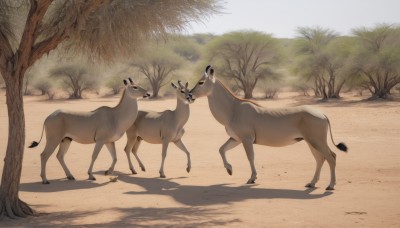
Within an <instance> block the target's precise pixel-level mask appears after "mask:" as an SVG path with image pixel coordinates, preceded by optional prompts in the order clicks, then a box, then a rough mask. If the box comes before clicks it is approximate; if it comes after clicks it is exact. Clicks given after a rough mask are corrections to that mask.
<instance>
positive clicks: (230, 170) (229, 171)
mask: <svg viewBox="0 0 400 228" xmlns="http://www.w3.org/2000/svg"><path fill="white" fill-rule="evenodd" d="M226 171H227V172H228V174H229V175H231V176H232V169H228V168H227V169H226Z"/></svg>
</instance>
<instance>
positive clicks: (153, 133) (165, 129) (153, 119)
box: [125, 81, 191, 178]
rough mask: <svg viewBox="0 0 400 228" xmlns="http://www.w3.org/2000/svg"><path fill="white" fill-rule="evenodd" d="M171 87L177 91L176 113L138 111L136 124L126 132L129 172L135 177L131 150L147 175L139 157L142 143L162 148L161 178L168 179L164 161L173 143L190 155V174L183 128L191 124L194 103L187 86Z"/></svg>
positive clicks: (167, 111)
mask: <svg viewBox="0 0 400 228" xmlns="http://www.w3.org/2000/svg"><path fill="white" fill-rule="evenodd" d="M171 85H172V87H173V88H174V89H175V90H176V96H177V98H176V100H177V104H176V109H175V110H173V111H171V110H165V111H163V112H154V111H139V113H138V117H137V119H136V121H135V123H134V124H133V125H132V126H131V127H130V128H129V129H128V130H127V131H126V136H127V143H126V146H125V153H126V156H127V157H128V162H129V168H130V170H131V171H132V174H137V172H136V170H135V169H134V167H133V165H132V162H131V158H130V154H129V152H130V151H131V150H132V153H133V155H134V156H135V158H136V160H137V161H138V163H139V166H140V168H141V169H142V171H146V169H145V167H144V165H143V163H142V162H141V160H140V159H139V157H138V155H137V152H138V148H139V145H140V143H141V141H142V140H144V141H146V142H148V143H152V144H162V161H161V168H160V171H159V173H160V177H161V178H165V173H164V161H165V158H166V156H167V149H168V145H169V143H170V142H173V143H174V144H175V145H176V146H177V147H178V148H179V149H180V150H182V151H183V152H184V153H185V154H186V155H187V168H186V171H187V172H188V173H189V172H190V169H191V161H190V153H189V151H188V150H187V149H186V147H185V144H183V142H182V136H183V134H184V133H185V130H184V128H183V126H184V125H185V124H186V122H187V121H188V119H189V114H190V110H189V102H191V94H189V89H188V85H189V84H188V83H186V84H185V85H182V84H181V82H180V81H178V86H176V85H175V84H174V83H171Z"/></svg>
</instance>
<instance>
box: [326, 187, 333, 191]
mask: <svg viewBox="0 0 400 228" xmlns="http://www.w3.org/2000/svg"><path fill="white" fill-rule="evenodd" d="M325 190H328V191H332V190H335V189H334V188H333V187H331V186H328V187H326V188H325Z"/></svg>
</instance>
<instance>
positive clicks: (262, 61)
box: [207, 32, 280, 98]
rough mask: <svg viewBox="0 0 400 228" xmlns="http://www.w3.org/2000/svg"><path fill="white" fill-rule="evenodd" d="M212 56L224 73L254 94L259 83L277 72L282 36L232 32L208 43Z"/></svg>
mask: <svg viewBox="0 0 400 228" xmlns="http://www.w3.org/2000/svg"><path fill="white" fill-rule="evenodd" d="M207 54H208V60H210V61H213V62H214V63H215V65H217V66H218V68H219V69H220V70H219V72H220V75H221V76H222V77H224V78H226V79H228V80H234V81H235V82H236V84H237V86H238V87H239V88H240V89H241V90H242V91H243V92H244V97H245V98H252V97H253V90H254V88H255V87H256V85H257V83H258V82H259V81H260V80H262V79H264V78H268V77H270V76H271V75H273V74H274V70H273V69H272V66H275V65H276V64H277V63H278V62H279V60H280V49H279V44H278V40H276V39H274V38H272V37H271V36H270V35H267V34H264V33H261V32H231V33H227V34H224V35H222V36H220V37H217V38H215V39H214V40H212V41H211V42H210V43H209V44H207Z"/></svg>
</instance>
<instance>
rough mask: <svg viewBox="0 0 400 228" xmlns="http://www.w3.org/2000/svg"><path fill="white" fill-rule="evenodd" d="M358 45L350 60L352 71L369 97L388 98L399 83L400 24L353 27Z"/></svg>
mask: <svg viewBox="0 0 400 228" xmlns="http://www.w3.org/2000/svg"><path fill="white" fill-rule="evenodd" d="M354 34H355V36H356V38H357V41H358V42H357V45H356V48H355V50H354V53H353V58H352V59H351V61H350V64H351V75H352V76H353V77H354V78H355V79H356V80H357V81H359V83H360V84H359V85H360V86H362V87H363V88H367V89H368V90H369V91H370V92H371V94H372V97H371V98H383V99H386V98H389V97H390V92H391V90H392V89H393V88H394V87H395V86H396V85H398V84H399V83H400V27H398V26H397V27H396V26H391V25H386V24H382V25H377V26H375V27H374V28H359V29H355V30H354Z"/></svg>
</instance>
